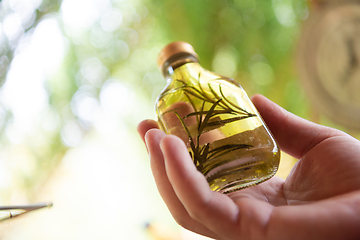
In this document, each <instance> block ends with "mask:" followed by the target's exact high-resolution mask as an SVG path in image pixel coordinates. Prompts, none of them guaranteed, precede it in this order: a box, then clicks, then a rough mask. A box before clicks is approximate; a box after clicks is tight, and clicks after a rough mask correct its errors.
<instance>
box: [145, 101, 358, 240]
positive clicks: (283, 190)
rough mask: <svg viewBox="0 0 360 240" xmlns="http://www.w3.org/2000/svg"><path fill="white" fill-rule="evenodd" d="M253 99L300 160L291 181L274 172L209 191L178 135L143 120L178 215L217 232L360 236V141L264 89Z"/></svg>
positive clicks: (225, 235)
mask: <svg viewBox="0 0 360 240" xmlns="http://www.w3.org/2000/svg"><path fill="white" fill-rule="evenodd" d="M253 101H254V103H255V105H256V106H257V108H258V110H259V112H260V113H261V114H262V116H263V118H264V120H265V122H266V123H267V125H268V126H269V128H270V130H271V131H272V132H273V134H274V136H275V138H276V140H277V141H278V143H279V145H280V148H281V149H282V150H283V151H285V152H287V153H288V154H290V155H292V156H294V157H296V158H298V159H300V160H299V161H298V163H297V164H296V165H295V166H294V168H293V169H292V171H291V173H290V174H289V176H288V178H287V179H286V180H283V179H281V178H278V177H274V178H272V179H270V180H268V181H266V182H264V183H262V184H260V185H258V186H255V187H251V188H247V189H244V190H241V191H238V192H234V193H231V194H228V195H223V194H220V193H216V192H211V191H210V189H209V187H208V186H207V182H206V180H205V178H204V177H203V176H202V175H201V174H200V173H199V172H197V171H196V168H195V167H194V166H193V164H191V159H190V158H189V155H188V153H187V150H186V147H184V146H181V143H182V142H181V140H180V139H176V138H175V137H173V136H165V134H164V133H162V132H161V131H160V130H155V131H148V130H149V129H151V128H157V125H156V123H154V122H144V123H142V124H140V125H139V132H140V135H141V136H142V137H143V139H145V133H146V132H149V134H146V135H147V140H146V143H147V147H148V149H149V152H150V158H151V165H152V171H153V174H154V177H155V181H156V184H157V186H158V190H159V192H160V194H161V196H162V198H163V199H164V201H165V203H166V204H167V206H168V208H169V210H170V212H171V213H172V215H173V217H174V218H175V220H176V221H178V222H179V224H180V225H182V226H183V227H185V228H187V229H189V230H192V231H194V232H197V233H200V234H203V235H206V236H210V237H213V238H216V239H277V240H278V239H351V238H353V239H357V238H358V236H359V234H360V233H359V230H358V227H357V226H358V225H359V224H360V217H359V216H360V207H359V206H360V191H359V190H360V176H359V174H358V173H359V171H360V158H359V156H360V142H359V141H357V140H355V139H353V138H351V137H350V136H348V135H346V134H344V133H342V132H340V131H337V130H334V129H330V128H326V127H322V126H318V125H316V124H313V123H310V122H307V121H305V120H303V119H300V118H298V117H296V116H294V115H291V114H289V113H288V112H286V111H285V110H283V109H281V108H280V107H278V106H277V105H276V104H274V103H272V102H270V101H269V100H267V99H265V98H263V97H261V96H256V97H255V98H253ZM300 230H301V231H300ZM345 235H346V236H345Z"/></svg>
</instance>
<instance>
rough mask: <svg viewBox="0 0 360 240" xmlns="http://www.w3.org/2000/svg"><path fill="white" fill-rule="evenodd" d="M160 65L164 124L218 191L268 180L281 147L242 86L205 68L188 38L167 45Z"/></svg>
mask: <svg viewBox="0 0 360 240" xmlns="http://www.w3.org/2000/svg"><path fill="white" fill-rule="evenodd" d="M158 66H159V68H160V70H161V72H162V74H163V76H164V77H165V79H166V80H167V85H166V87H165V88H164V90H163V91H162V92H161V94H160V96H159V97H158V99H157V101H156V113H157V116H158V123H159V125H160V128H161V129H162V130H163V131H164V132H165V133H167V134H173V135H176V136H178V137H179V138H181V139H182V140H183V141H184V143H185V144H186V146H187V148H188V150H189V154H190V156H191V158H192V159H193V161H194V164H195V165H196V167H197V169H198V171H200V172H201V173H202V174H203V175H204V176H205V178H206V179H207V181H208V183H209V186H210V188H211V189H212V190H213V191H219V192H222V193H230V192H233V191H236V190H239V189H243V188H246V187H250V186H253V185H256V184H259V183H261V182H263V181H266V180H268V179H269V178H271V177H272V176H274V174H275V173H276V171H277V169H278V166H279V159H280V151H279V148H278V147H277V145H276V142H275V140H274V138H273V136H272V135H271V133H270V131H269V129H268V128H267V126H266V125H265V123H264V122H263V120H262V118H261V117H260V115H259V113H258V112H257V110H256V108H255V107H254V105H253V104H252V102H251V101H250V99H249V98H248V96H247V94H246V93H245V91H244V90H243V89H242V87H241V86H240V85H239V84H238V83H237V82H235V81H234V80H232V79H230V78H227V77H224V76H220V75H218V74H215V73H213V72H210V71H208V70H206V69H204V68H202V67H201V65H200V64H199V61H198V55H197V54H196V52H195V51H194V49H193V47H192V46H191V45H190V44H188V43H186V42H173V43H170V44H168V45H167V46H165V47H164V48H163V49H162V51H161V52H160V54H159V56H158Z"/></svg>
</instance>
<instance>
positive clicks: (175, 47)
mask: <svg viewBox="0 0 360 240" xmlns="http://www.w3.org/2000/svg"><path fill="white" fill-rule="evenodd" d="M177 53H189V54H191V55H193V56H194V57H195V58H196V59H198V55H197V54H196V52H195V50H194V48H193V47H192V46H191V45H190V44H189V43H187V42H182V41H177V42H172V43H169V44H168V45H166V46H165V47H164V48H163V49H162V50H161V51H160V53H159V55H158V58H157V65H158V66H159V68H160V69H161V68H162V66H163V65H164V63H165V62H166V61H167V60H168V59H169V58H170V57H171V56H173V55H175V54H177Z"/></svg>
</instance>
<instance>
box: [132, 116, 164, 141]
mask: <svg viewBox="0 0 360 240" xmlns="http://www.w3.org/2000/svg"><path fill="white" fill-rule="evenodd" d="M153 128H155V129H157V128H159V125H158V123H157V122H156V121H154V120H150V119H147V120H144V121H142V122H140V123H139V125H138V126H137V131H138V133H139V135H140V137H141V139H142V140H143V141H144V142H145V134H146V132H147V131H149V130H150V129H153Z"/></svg>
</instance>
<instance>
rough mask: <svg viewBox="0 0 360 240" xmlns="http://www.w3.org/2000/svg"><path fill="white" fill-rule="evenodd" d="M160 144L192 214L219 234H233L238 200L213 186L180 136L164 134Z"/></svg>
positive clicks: (174, 182) (172, 178)
mask: <svg viewBox="0 0 360 240" xmlns="http://www.w3.org/2000/svg"><path fill="white" fill-rule="evenodd" d="M160 144H161V149H162V151H163V154H164V157H165V167H166V172H167V176H168V178H169V180H170V182H171V184H172V186H173V189H174V191H175V193H176V195H177V197H178V198H179V199H180V201H181V203H182V204H183V206H184V207H185V209H186V211H187V212H188V213H189V215H190V216H191V217H192V218H193V219H194V220H196V221H197V222H199V223H202V224H203V225H204V226H206V227H207V228H209V229H210V230H211V231H213V232H214V233H216V234H218V235H220V236H227V237H228V238H230V237H234V236H231V234H233V232H234V231H233V230H234V229H235V228H236V223H237V220H238V219H237V217H238V212H239V210H238V207H237V206H236V204H235V203H234V202H233V201H232V200H231V199H230V198H229V197H228V196H226V195H224V194H221V193H218V192H213V191H211V190H210V187H209V185H208V183H207V181H206V179H205V177H204V176H203V175H202V174H201V173H200V172H199V171H197V169H196V167H195V165H194V164H193V162H192V159H191V158H190V155H189V153H188V151H187V149H186V146H185V144H184V143H183V142H182V141H181V139H179V138H177V137H175V136H165V137H164V138H163V139H162V140H161V143H160ZM225 239H227V238H225Z"/></svg>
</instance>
